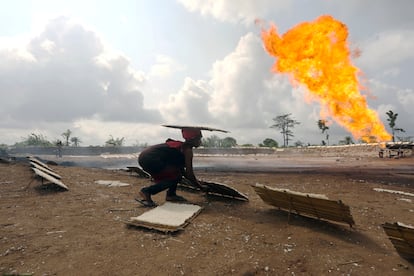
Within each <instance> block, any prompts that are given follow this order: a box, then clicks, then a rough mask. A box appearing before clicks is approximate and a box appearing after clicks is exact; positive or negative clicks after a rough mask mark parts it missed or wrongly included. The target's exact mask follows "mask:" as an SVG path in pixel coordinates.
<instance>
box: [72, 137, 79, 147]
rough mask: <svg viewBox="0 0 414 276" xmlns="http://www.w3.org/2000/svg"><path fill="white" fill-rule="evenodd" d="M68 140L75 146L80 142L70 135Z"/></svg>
mask: <svg viewBox="0 0 414 276" xmlns="http://www.w3.org/2000/svg"><path fill="white" fill-rule="evenodd" d="M70 141H71V142H72V143H73V145H74V146H75V147H77V146H79V144H80V143H82V141H81V140H80V139H79V138H78V137H72V138H70Z"/></svg>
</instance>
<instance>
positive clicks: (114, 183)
mask: <svg viewBox="0 0 414 276" xmlns="http://www.w3.org/2000/svg"><path fill="white" fill-rule="evenodd" d="M95 183H96V184H99V185H105V186H108V187H125V186H129V185H130V184H128V183H124V182H121V181H119V180H96V181H95Z"/></svg>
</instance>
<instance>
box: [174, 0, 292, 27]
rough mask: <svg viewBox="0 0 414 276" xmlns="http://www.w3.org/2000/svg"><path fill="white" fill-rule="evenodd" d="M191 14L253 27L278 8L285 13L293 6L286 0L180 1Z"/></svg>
mask: <svg viewBox="0 0 414 276" xmlns="http://www.w3.org/2000/svg"><path fill="white" fill-rule="evenodd" d="M178 1H179V2H180V3H181V4H182V5H183V6H184V7H185V8H186V9H188V10H189V11H191V12H199V13H200V14H202V15H204V16H207V15H209V16H212V17H214V18H216V19H218V20H220V21H227V22H231V23H238V22H242V23H244V24H246V25H252V24H254V23H255V20H256V19H261V18H262V17H265V16H266V15H268V14H269V13H270V12H271V11H272V10H274V9H275V7H277V10H278V12H280V13H283V11H285V10H287V9H288V8H289V7H290V6H291V2H290V1H284V0H243V1H226V0H178Z"/></svg>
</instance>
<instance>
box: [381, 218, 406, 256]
mask: <svg viewBox="0 0 414 276" xmlns="http://www.w3.org/2000/svg"><path fill="white" fill-rule="evenodd" d="M382 227H383V229H384V231H385V233H386V234H387V236H388V238H389V239H390V241H391V243H392V245H394V247H395V249H396V250H397V252H398V254H400V255H401V257H403V258H406V259H411V260H414V227H412V226H409V225H405V224H403V223H401V222H395V223H388V222H387V223H384V224H383V225H382Z"/></svg>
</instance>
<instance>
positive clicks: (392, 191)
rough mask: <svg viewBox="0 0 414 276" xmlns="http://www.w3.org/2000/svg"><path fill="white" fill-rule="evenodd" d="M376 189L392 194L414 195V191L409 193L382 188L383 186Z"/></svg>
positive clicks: (375, 189)
mask: <svg viewBox="0 0 414 276" xmlns="http://www.w3.org/2000/svg"><path fill="white" fill-rule="evenodd" d="M374 191H376V192H386V193H391V194H399V195H406V196H414V194H413V193H407V192H403V191H396V190H388V189H381V188H374Z"/></svg>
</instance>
